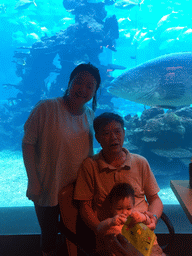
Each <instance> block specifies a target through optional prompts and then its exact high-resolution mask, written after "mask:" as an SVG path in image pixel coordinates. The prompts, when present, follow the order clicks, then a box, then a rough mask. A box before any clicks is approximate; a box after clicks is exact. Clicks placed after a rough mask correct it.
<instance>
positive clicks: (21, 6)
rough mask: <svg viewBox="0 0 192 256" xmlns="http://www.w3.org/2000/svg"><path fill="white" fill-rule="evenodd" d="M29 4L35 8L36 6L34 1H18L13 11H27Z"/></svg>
mask: <svg viewBox="0 0 192 256" xmlns="http://www.w3.org/2000/svg"><path fill="white" fill-rule="evenodd" d="M31 4H34V5H35V6H37V4H36V3H35V0H33V1H30V0H26V1H24V0H23V1H22V0H21V1H19V2H17V4H16V5H15V9H16V10H24V9H27V8H28V7H29V6H30V5H31Z"/></svg>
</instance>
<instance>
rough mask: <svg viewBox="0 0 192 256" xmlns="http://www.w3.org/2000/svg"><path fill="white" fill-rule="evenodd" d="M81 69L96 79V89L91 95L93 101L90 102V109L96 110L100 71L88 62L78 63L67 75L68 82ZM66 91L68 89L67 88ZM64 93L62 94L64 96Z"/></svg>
mask: <svg viewBox="0 0 192 256" xmlns="http://www.w3.org/2000/svg"><path fill="white" fill-rule="evenodd" d="M83 71H87V72H89V73H90V74H91V75H93V76H94V78H95V80H96V81H97V86H96V91H95V95H94V96H93V102H92V109H93V111H95V110H96V107H97V99H96V92H97V90H98V89H99V86H100V83H101V77H100V73H99V69H98V68H96V67H95V66H93V65H92V64H91V63H90V62H89V63H87V64H86V63H82V64H79V65H78V66H77V67H76V68H74V70H73V71H72V72H71V75H70V77H69V83H70V82H71V81H72V80H73V78H74V77H75V76H76V75H77V74H79V73H80V72H83ZM67 91H68V90H67ZM67 91H66V92H65V95H66V94H67ZM65 95H64V96H65Z"/></svg>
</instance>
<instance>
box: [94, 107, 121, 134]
mask: <svg viewBox="0 0 192 256" xmlns="http://www.w3.org/2000/svg"><path fill="white" fill-rule="evenodd" d="M112 121H116V122H119V123H120V124H121V126H122V129H124V120H123V118H122V117H121V116H120V115H118V114H115V113H112V112H105V113H103V114H101V115H99V116H97V117H96V118H95V119H94V121H93V128H94V131H95V134H98V132H99V130H100V129H102V128H103V127H105V126H106V125H107V124H108V123H111V122H112Z"/></svg>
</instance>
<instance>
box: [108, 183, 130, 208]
mask: <svg viewBox="0 0 192 256" xmlns="http://www.w3.org/2000/svg"><path fill="white" fill-rule="evenodd" d="M126 197H127V198H128V197H131V198H132V199H133V205H134V204H135V192H134V189H133V187H132V186H131V185H130V184H129V183H117V184H115V185H114V187H113V188H112V190H111V192H110V193H109V195H108V196H107V200H108V201H109V203H110V204H113V203H115V202H118V201H119V200H121V199H125V198H126Z"/></svg>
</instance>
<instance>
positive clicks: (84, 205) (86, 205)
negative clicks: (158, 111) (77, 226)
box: [80, 200, 100, 234]
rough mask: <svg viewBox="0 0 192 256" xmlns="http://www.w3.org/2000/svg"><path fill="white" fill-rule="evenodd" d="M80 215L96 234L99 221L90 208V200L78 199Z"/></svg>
mask: <svg viewBox="0 0 192 256" xmlns="http://www.w3.org/2000/svg"><path fill="white" fill-rule="evenodd" d="M80 215H81V218H82V220H83V221H84V222H85V224H86V225H87V226H88V227H89V228H90V229H92V230H93V231H94V233H95V234H97V226H98V225H99V223H100V221H99V219H98V218H97V216H96V214H95V213H94V211H93V209H92V200H85V201H80Z"/></svg>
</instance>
